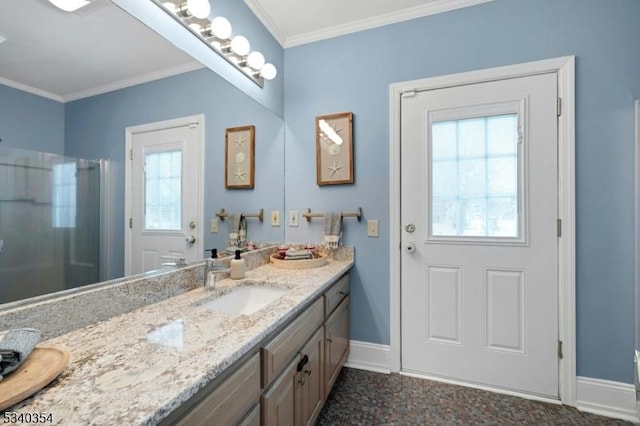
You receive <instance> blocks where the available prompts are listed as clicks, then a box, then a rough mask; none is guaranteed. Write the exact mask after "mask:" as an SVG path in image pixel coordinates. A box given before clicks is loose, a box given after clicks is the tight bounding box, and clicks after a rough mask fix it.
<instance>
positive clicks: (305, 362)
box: [296, 355, 309, 372]
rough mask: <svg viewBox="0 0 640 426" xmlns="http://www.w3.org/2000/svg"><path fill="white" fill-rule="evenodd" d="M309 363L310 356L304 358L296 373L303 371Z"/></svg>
mask: <svg viewBox="0 0 640 426" xmlns="http://www.w3.org/2000/svg"><path fill="white" fill-rule="evenodd" d="M308 362H309V356H308V355H305V356H303V357H302V359H301V360H300V362H299V363H298V367H297V368H296V371H298V372H300V371H302V369H303V368H304V366H305V365H306V364H307V363H308Z"/></svg>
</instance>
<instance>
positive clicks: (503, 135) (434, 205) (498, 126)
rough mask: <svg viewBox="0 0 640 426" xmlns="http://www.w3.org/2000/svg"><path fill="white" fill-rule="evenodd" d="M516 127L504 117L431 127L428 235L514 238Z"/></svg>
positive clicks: (516, 232)
mask: <svg viewBox="0 0 640 426" xmlns="http://www.w3.org/2000/svg"><path fill="white" fill-rule="evenodd" d="M517 122H518V117H517V115H516V114H509V115H499V116H491V117H481V118H473V119H464V120H451V121H446V122H439V123H433V124H432V128H431V153H432V157H431V167H430V169H431V216H430V217H431V232H432V235H434V236H450V237H465V236H473V237H502V238H504V237H511V238H514V237H518V236H519V229H520V226H519V222H518V221H519V216H518V198H519V194H518V147H517V141H518V132H517V128H518V126H517ZM445 158H446V160H445Z"/></svg>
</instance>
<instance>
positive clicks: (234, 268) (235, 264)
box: [230, 250, 247, 280]
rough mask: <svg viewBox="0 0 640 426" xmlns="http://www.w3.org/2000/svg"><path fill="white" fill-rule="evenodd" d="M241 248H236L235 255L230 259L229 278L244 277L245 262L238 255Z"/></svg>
mask: <svg viewBox="0 0 640 426" xmlns="http://www.w3.org/2000/svg"><path fill="white" fill-rule="evenodd" d="M240 253H242V250H236V257H235V258H234V259H232V260H231V273H230V276H231V279H233V280H239V279H240V278H244V275H245V272H247V263H246V262H245V261H244V259H243V258H241V257H240Z"/></svg>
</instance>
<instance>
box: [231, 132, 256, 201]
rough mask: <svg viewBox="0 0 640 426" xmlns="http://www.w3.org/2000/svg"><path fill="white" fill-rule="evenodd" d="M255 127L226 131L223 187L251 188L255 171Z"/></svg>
mask: <svg viewBox="0 0 640 426" xmlns="http://www.w3.org/2000/svg"><path fill="white" fill-rule="evenodd" d="M255 135H256V129H255V126H242V127H233V128H230V129H227V132H226V135H225V138H224V141H225V166H224V187H225V188H227V189H242V188H253V185H254V169H255Z"/></svg>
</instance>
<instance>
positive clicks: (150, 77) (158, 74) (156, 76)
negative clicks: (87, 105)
mask: <svg viewBox="0 0 640 426" xmlns="http://www.w3.org/2000/svg"><path fill="white" fill-rule="evenodd" d="M200 68H204V65H202V64H201V63H200V62H196V61H191V62H187V63H186V64H182V65H178V66H175V67H171V68H166V69H164V70H160V71H154V72H150V73H148V74H143V75H139V76H136V77H133V78H128V79H125V80H120V81H116V82H114V83H109V84H105V85H104V86H98V87H94V88H92V89H88V90H82V91H80V92H75V93H70V94H68V95H64V96H62V102H71V101H77V100H78V99H83V98H88V97H91V96H96V95H101V94H103V93H108V92H112V91H114V90H119V89H125V88H127V87H131V86H136V85H138V84H142V83H148V82H150V81H154V80H160V79H162V78H166V77H171V76H174V75H178V74H182V73H185V72H189V71H195V70H199V69H200Z"/></svg>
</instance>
